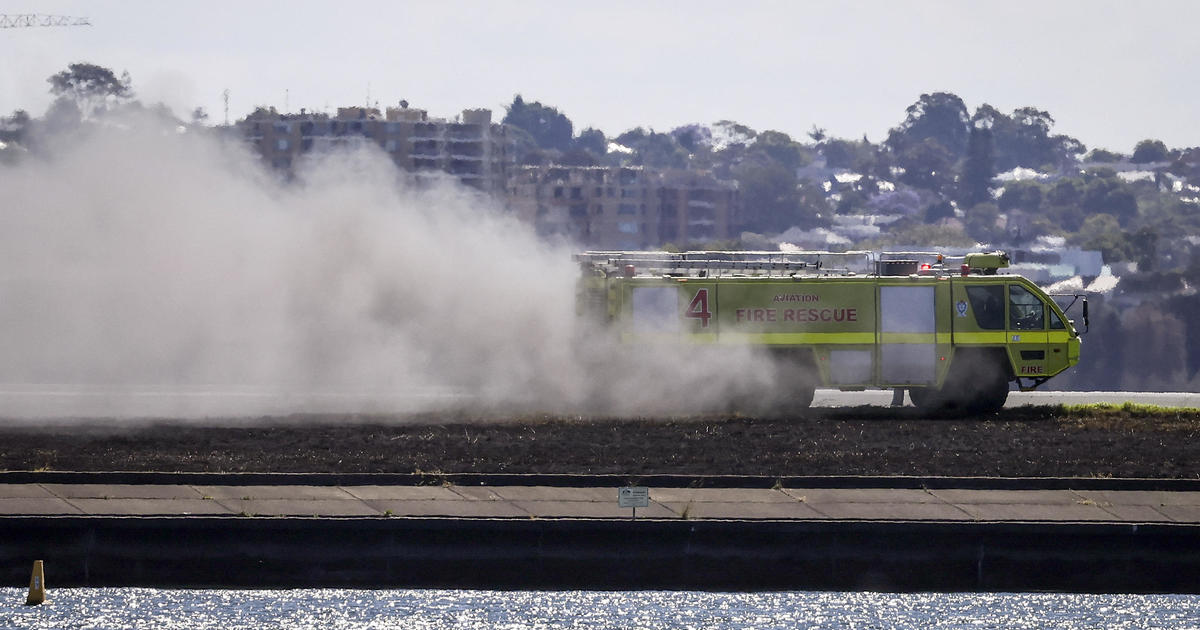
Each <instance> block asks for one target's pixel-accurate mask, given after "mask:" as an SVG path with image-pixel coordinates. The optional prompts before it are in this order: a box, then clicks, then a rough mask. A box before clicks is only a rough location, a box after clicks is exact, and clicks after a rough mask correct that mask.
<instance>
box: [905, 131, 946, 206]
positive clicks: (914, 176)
mask: <svg viewBox="0 0 1200 630" xmlns="http://www.w3.org/2000/svg"><path fill="white" fill-rule="evenodd" d="M896 164H897V165H898V166H900V167H901V168H903V169H904V174H903V175H901V176H900V181H902V182H904V183H906V184H908V185H909V186H913V187H916V188H927V189H929V190H932V191H934V192H937V193H941V192H943V190H945V189H946V188H947V187H948V186H949V185H950V184H952V183H953V182H954V156H953V155H952V154H951V153H950V151H949V150H947V149H946V148H945V147H944V146H942V144H941V143H940V142H938V141H937V140H935V139H933V138H926V139H925V140H924V141H923V142H921V143H920V144H917V145H913V146H910V147H908V148H906V149H905V150H904V151H903V152H901V153H900V154H899V155H897V156H896Z"/></svg>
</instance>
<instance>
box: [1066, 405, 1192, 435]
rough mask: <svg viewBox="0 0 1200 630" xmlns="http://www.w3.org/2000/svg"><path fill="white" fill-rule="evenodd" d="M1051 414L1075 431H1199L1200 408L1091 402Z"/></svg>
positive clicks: (1067, 406) (1068, 406)
mask: <svg viewBox="0 0 1200 630" xmlns="http://www.w3.org/2000/svg"><path fill="white" fill-rule="evenodd" d="M1055 415H1057V417H1058V419H1059V421H1060V422H1061V423H1062V424H1063V425H1065V426H1068V427H1075V428H1096V429H1117V430H1129V431H1136V430H1150V429H1153V430H1158V431H1192V432H1194V431H1200V409H1197V408H1195V407H1164V406H1161V405H1143V404H1138V403H1131V402H1126V403H1121V404H1112V403H1091V404H1086V405H1061V406H1060V407H1059V409H1058V412H1057V414H1055Z"/></svg>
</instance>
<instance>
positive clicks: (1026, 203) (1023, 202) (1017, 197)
mask: <svg viewBox="0 0 1200 630" xmlns="http://www.w3.org/2000/svg"><path fill="white" fill-rule="evenodd" d="M997 205H999V206H1000V209H1001V210H1005V211H1007V210H1025V211H1027V212H1037V211H1038V210H1039V209H1041V207H1042V187H1041V186H1039V185H1038V184H1037V183H1036V182H1012V183H1011V184H1008V185H1007V186H1005V187H1004V192H1003V193H1001V195H1000V198H999V199H998V200H997Z"/></svg>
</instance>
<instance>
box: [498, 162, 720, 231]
mask: <svg viewBox="0 0 1200 630" xmlns="http://www.w3.org/2000/svg"><path fill="white" fill-rule="evenodd" d="M739 201H740V199H739V196H738V189H737V183H736V182H732V181H724V180H718V179H716V178H715V177H713V176H712V175H710V174H708V173H702V172H691V171H658V170H654V169H644V168H642V167H630V166H561V165H549V166H526V167H518V168H517V169H516V170H515V172H514V175H513V177H512V179H511V180H510V183H509V190H508V204H509V207H510V208H512V209H513V210H514V211H515V212H516V213H517V215H518V216H519V217H521V218H522V219H524V220H526V221H528V222H529V223H532V224H533V225H534V226H535V227H536V228H537V230H538V232H539V233H540V234H544V235H554V234H559V235H563V236H567V237H570V238H571V239H572V240H574V241H575V242H577V243H579V244H581V245H584V246H587V247H594V248H598V249H646V248H651V247H656V246H659V245H662V244H664V243H674V244H677V245H680V246H686V245H692V244H696V243H704V242H711V241H715V240H723V239H729V238H733V237H734V236H736V234H737V226H738V219H739V212H738V208H739Z"/></svg>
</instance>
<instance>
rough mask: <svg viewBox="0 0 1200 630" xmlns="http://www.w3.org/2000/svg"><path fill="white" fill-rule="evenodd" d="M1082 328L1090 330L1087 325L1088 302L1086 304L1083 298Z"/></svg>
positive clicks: (1085, 299)
mask: <svg viewBox="0 0 1200 630" xmlns="http://www.w3.org/2000/svg"><path fill="white" fill-rule="evenodd" d="M1083 327H1084V328H1091V326H1090V325H1089V324H1088V302H1087V298H1083Z"/></svg>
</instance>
